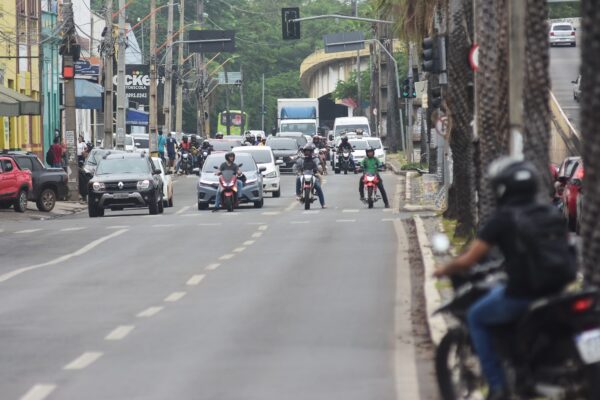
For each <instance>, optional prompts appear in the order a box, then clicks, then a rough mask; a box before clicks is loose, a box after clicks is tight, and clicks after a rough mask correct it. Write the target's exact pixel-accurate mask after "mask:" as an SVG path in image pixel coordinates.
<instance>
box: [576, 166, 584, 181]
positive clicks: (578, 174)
mask: <svg viewBox="0 0 600 400" xmlns="http://www.w3.org/2000/svg"><path fill="white" fill-rule="evenodd" d="M584 171H585V170H584V169H583V167H579V168H577V171H576V172H575V179H580V180H583V175H584Z"/></svg>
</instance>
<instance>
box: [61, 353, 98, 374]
mask: <svg viewBox="0 0 600 400" xmlns="http://www.w3.org/2000/svg"><path fill="white" fill-rule="evenodd" d="M100 357H102V353H100V352H98V351H88V352H86V353H83V354H82V355H80V356H79V357H77V358H76V359H74V360H73V361H71V362H70V363H68V364H67V365H65V366H64V367H63V369H67V370H75V369H84V368H87V367H89V366H90V365H91V364H93V363H94V362H95V361H96V360H97V359H99V358H100Z"/></svg>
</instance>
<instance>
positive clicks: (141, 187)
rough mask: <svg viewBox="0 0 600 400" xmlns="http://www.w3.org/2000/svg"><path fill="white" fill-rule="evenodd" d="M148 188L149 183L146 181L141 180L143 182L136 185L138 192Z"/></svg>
mask: <svg viewBox="0 0 600 400" xmlns="http://www.w3.org/2000/svg"><path fill="white" fill-rule="evenodd" d="M149 187H150V181H149V180H148V179H146V180H143V181H139V182H138V183H137V188H138V190H144V189H148V188H149Z"/></svg>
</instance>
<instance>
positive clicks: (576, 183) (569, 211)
mask: <svg viewBox="0 0 600 400" xmlns="http://www.w3.org/2000/svg"><path fill="white" fill-rule="evenodd" d="M584 174H585V170H584V167H583V160H582V159H581V158H580V159H578V160H577V161H576V162H575V163H574V165H573V170H572V173H571V177H570V178H569V180H568V181H567V183H566V184H565V188H564V190H563V194H562V198H563V204H564V209H563V210H564V213H565V218H566V220H567V224H568V226H569V229H570V230H571V231H575V230H576V228H577V197H578V196H579V194H580V193H581V188H582V185H583V177H584Z"/></svg>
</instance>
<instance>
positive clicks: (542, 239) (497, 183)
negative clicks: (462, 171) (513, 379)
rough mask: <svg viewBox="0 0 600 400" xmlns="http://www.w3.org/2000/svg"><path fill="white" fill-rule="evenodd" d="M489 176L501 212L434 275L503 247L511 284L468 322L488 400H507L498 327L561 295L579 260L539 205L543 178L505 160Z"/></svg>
mask: <svg viewBox="0 0 600 400" xmlns="http://www.w3.org/2000/svg"><path fill="white" fill-rule="evenodd" d="M488 175H489V178H490V181H491V185H492V190H493V193H494V196H495V197H496V201H497V209H496V210H495V211H494V213H493V214H492V215H491V216H490V217H489V219H488V220H487V222H485V223H484V224H483V225H482V227H481V229H480V230H479V232H478V234H477V237H476V239H475V240H474V241H473V242H472V243H471V244H470V246H469V247H468V249H467V250H466V252H465V253H463V254H462V255H460V256H458V257H457V258H455V259H454V260H453V261H451V262H449V263H448V264H446V265H445V266H443V267H440V268H438V269H437V270H436V272H435V273H434V276H435V277H438V278H439V277H442V276H449V275H453V274H456V273H460V272H461V271H466V270H467V269H469V268H471V267H473V266H474V265H475V264H476V263H478V262H479V261H481V260H482V259H483V258H484V257H485V256H486V255H488V253H489V252H490V250H491V249H492V247H493V246H496V245H497V246H498V247H499V249H500V251H501V252H502V254H503V256H504V259H505V270H506V274H507V277H508V280H507V283H506V285H504V284H503V285H498V286H497V287H495V288H493V289H492V290H491V291H490V292H489V293H488V294H486V295H485V296H484V297H482V298H481V299H479V300H478V301H477V302H476V303H475V304H474V305H473V306H471V308H470V309H469V311H468V315H467V322H468V328H469V333H470V336H471V339H472V343H473V346H474V348H475V351H476V353H477V355H478V357H479V360H480V364H481V368H482V372H483V375H484V377H485V379H486V381H487V383H488V385H489V394H488V397H487V399H488V400H508V399H509V394H508V390H507V382H506V379H505V375H504V371H503V368H502V365H501V363H500V357H499V355H498V353H497V349H496V348H495V347H494V344H493V328H494V327H496V326H498V325H505V324H508V323H511V322H515V321H517V320H518V319H519V318H520V317H521V316H523V315H524V314H525V312H526V311H527V310H528V308H529V305H530V304H531V303H532V301H534V300H536V299H538V298H540V297H544V296H548V295H551V294H555V293H559V292H560V291H561V290H562V289H564V287H565V286H566V285H567V284H568V283H569V282H571V281H572V280H573V279H574V278H575V275H576V271H575V266H574V257H573V253H572V252H571V250H570V248H569V245H568V236H567V231H566V227H565V224H564V222H563V221H562V218H561V215H560V213H559V212H558V211H557V210H556V209H555V208H554V207H552V205H550V204H545V203H541V202H538V200H537V196H538V181H539V175H538V172H537V170H536V169H535V167H534V166H533V165H532V164H531V163H529V162H526V161H519V160H516V159H513V158H509V157H504V158H500V159H498V160H496V161H494V162H493V163H492V164H491V165H490V168H489V171H488Z"/></svg>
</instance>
